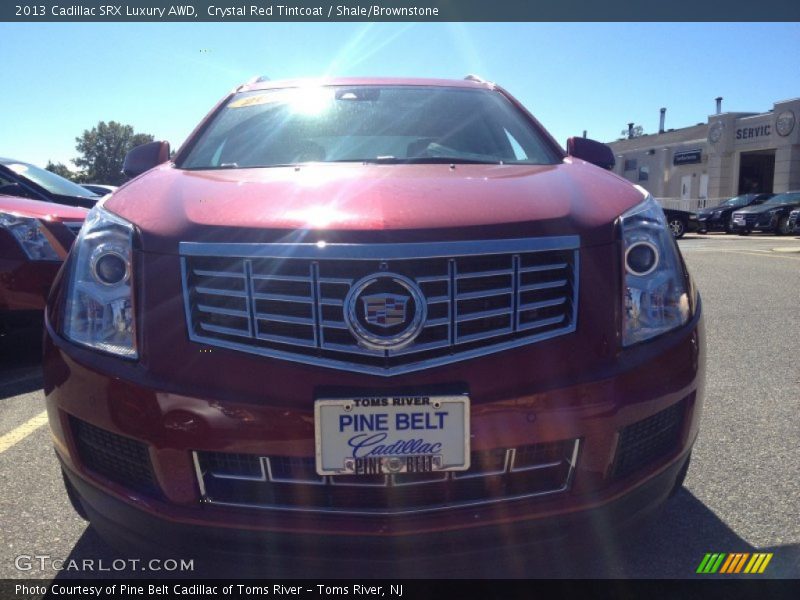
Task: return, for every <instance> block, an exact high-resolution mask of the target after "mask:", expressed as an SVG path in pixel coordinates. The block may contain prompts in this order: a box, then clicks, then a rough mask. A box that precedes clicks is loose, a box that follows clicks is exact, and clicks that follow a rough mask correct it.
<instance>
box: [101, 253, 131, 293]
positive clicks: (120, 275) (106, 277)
mask: <svg viewBox="0 0 800 600" xmlns="http://www.w3.org/2000/svg"><path fill="white" fill-rule="evenodd" d="M99 250H100V252H97V253H96V254H95V256H94V257H93V260H92V275H93V276H94V278H95V279H96V280H97V282H98V283H102V284H103V285H117V284H119V283H122V282H124V281H125V280H127V279H128V263H127V262H126V261H125V258H124V257H123V256H122V254H121V253H120V252H119V251H117V250H114V249H109V248H99Z"/></svg>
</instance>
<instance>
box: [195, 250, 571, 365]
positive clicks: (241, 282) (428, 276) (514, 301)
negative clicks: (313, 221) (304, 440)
mask: <svg viewBox="0 0 800 600" xmlns="http://www.w3.org/2000/svg"><path fill="white" fill-rule="evenodd" d="M578 245H579V239H578V238H577V236H566V237H558V238H531V239H520V240H489V241H483V240H482V241H476V242H439V243H431V244H416V243H414V244H327V245H324V246H317V245H316V244H294V245H292V244H205V243H192V242H182V243H181V244H180V253H181V273H182V277H183V288H184V305H185V311H186V320H187V325H188V328H189V337H190V339H192V340H193V341H197V342H200V343H203V344H204V345H215V344H216V345H218V346H221V347H225V348H230V349H238V350H241V351H244V352H250V353H254V354H260V355H265V356H273V357H276V358H281V359H286V360H294V361H297V362H303V363H309V364H318V365H323V366H326V367H333V368H341V369H345V370H350V371H354V372H361V373H370V374H379V375H384V376H389V375H395V374H398V373H405V372H411V371H416V370H420V369H425V368H429V367H433V366H437V365H441V364H447V363H451V362H454V361H458V360H465V359H468V358H472V357H475V356H480V355H484V354H487V353H490V352H497V351H500V350H504V349H507V348H514V347H518V346H522V345H525V344H531V343H535V342H538V341H542V340H545V339H548V338H552V337H555V336H558V335H564V334H567V333H571V332H573V331H574V330H575V327H576V319H577V297H578V296H577V295H578V275H577V273H578ZM386 269H388V270H389V271H393V272H396V273H398V274H401V275H402V276H404V277H407V278H409V279H411V280H412V281H413V282H414V283H416V284H417V285H418V286H419V288H420V290H421V293H422V296H423V297H424V301H425V304H426V306H427V312H428V319H427V321H426V322H425V323H424V324H423V325H422V327H421V330H420V333H419V335H418V336H417V337H416V338H415V339H414V340H413V341H412V342H411V343H409V344H407V345H406V346H403V347H400V348H396V349H394V350H391V351H386V350H375V349H369V348H365V347H362V346H359V344H358V341H357V339H356V337H355V336H354V335H353V334H352V333H351V332H350V331H349V329H348V327H347V325H346V321H345V318H344V317H345V315H344V311H345V310H346V307H345V306H344V303H345V298H346V297H347V295H348V293H349V291H350V290H351V288H352V286H353V285H354V284H355V282H357V281H360V280H363V278H364V277H366V276H368V275H371V274H379V273H380V272H381V271H384V270H386ZM225 288H229V289H225ZM248 337H249V338H250V339H249V340H248V339H247V338H248Z"/></svg>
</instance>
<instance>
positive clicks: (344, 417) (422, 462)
mask: <svg viewBox="0 0 800 600" xmlns="http://www.w3.org/2000/svg"><path fill="white" fill-rule="evenodd" d="M314 429H315V435H316V446H317V448H316V463H317V473H318V474H319V475H356V476H358V475H362V476H367V475H381V474H391V473H430V472H433V471H466V470H467V469H469V456H470V454H469V432H470V428H469V398H468V397H467V396H365V397H353V398H344V399H343V398H335V399H319V400H317V401H316V402H315V403H314Z"/></svg>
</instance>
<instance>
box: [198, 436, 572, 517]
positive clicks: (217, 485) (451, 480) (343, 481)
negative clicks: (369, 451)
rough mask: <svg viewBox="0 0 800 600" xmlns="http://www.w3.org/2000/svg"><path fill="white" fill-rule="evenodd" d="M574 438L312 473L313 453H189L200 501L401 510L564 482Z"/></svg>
mask: <svg viewBox="0 0 800 600" xmlns="http://www.w3.org/2000/svg"><path fill="white" fill-rule="evenodd" d="M579 447H580V440H578V439H572V440H561V441H557V442H547V443H541V444H532V445H529V446H521V447H519V448H495V449H491V450H483V451H474V452H472V455H471V459H470V460H471V464H472V466H471V467H470V469H469V470H468V471H464V472H441V473H435V472H434V473H403V474H395V475H368V476H352V475H351V476H348V475H332V476H324V477H323V476H320V475H317V473H316V469H315V462H314V461H315V459H314V457H289V456H258V455H255V454H250V455H247V454H226V453H221V452H195V453H194V454H193V458H194V465H195V471H196V476H197V481H198V484H199V486H200V490H201V492H202V495H203V500H204V501H205V502H209V503H211V504H220V505H225V506H234V507H242V508H266V509H276V510H291V511H303V512H340V513H348V514H367V513H372V514H375V513H377V514H401V513H405V512H423V511H431V510H440V509H446V508H450V507H454V506H460V505H461V506H463V505H480V504H489V503H494V502H501V501H508V500H519V499H523V498H530V497H535V496H544V495H548V494H553V493H558V492H563V491H565V490H567V489H569V487H570V485H571V483H572V476H573V472H574V469H575V465H576V464H577V460H578V451H579Z"/></svg>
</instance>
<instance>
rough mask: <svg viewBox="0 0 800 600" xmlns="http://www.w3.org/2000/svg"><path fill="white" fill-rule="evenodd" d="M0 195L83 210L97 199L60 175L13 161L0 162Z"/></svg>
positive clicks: (97, 198) (10, 159)
mask: <svg viewBox="0 0 800 600" xmlns="http://www.w3.org/2000/svg"><path fill="white" fill-rule="evenodd" d="M0 194H5V195H6V196H21V197H23V198H31V199H33V200H45V201H47V202H55V203H56V204H68V205H70V206H83V207H84V208H92V207H93V206H94V205H95V203H96V202H97V201H98V200H99V199H100V198H101V196H98V195H97V194H94V193H92V192H90V191H89V190H87V189H86V188H84V187H83V186H80V185H78V184H77V183H73V182H72V181H70V180H69V179H64V178H63V177H61V175H56V174H55V173H52V172H51V171H48V170H46V169H42V168H40V167H37V166H35V165H32V164H30V163H26V162H23V161H21V160H14V159H13V158H0Z"/></svg>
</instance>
